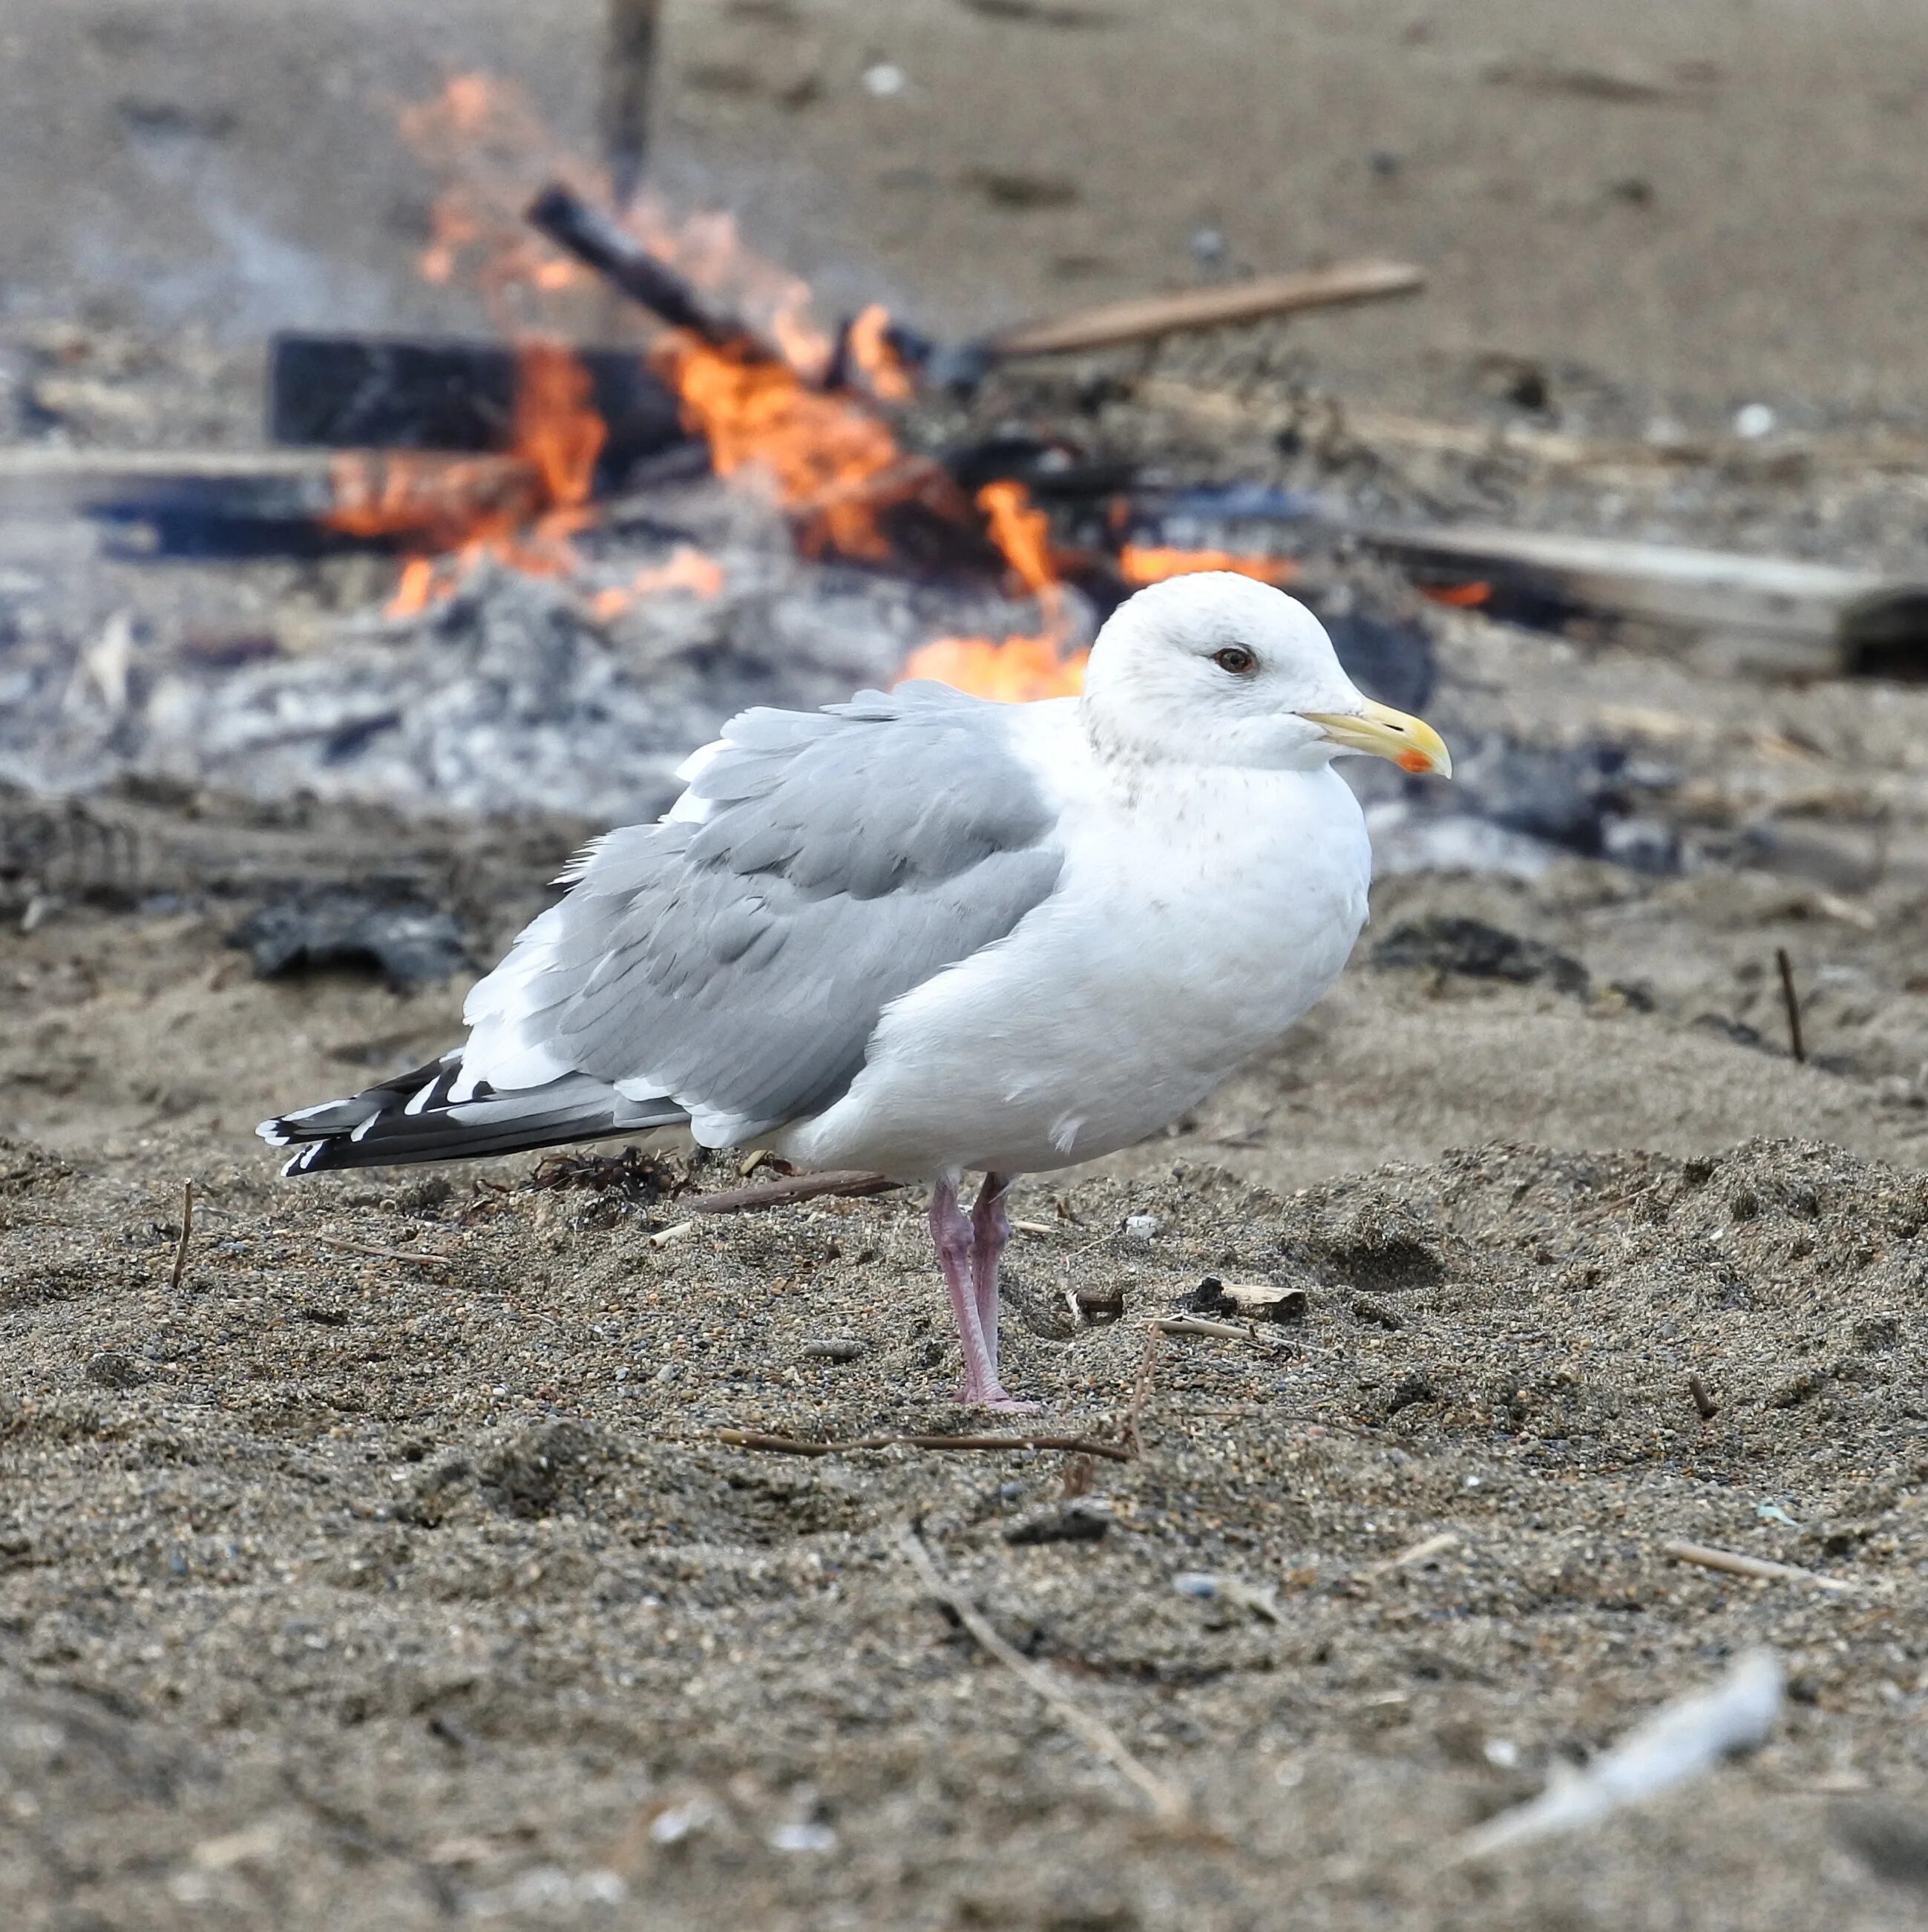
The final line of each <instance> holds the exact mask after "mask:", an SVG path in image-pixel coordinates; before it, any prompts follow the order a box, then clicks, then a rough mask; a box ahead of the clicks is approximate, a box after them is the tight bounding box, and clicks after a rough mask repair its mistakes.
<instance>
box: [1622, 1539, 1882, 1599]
mask: <svg viewBox="0 0 1928 1932" xmlns="http://www.w3.org/2000/svg"><path fill="white" fill-rule="evenodd" d="M1660 1553H1661V1554H1662V1556H1671V1557H1672V1558H1673V1559H1674V1562H1676V1563H1696V1564H1698V1565H1699V1566H1700V1567H1701V1568H1702V1569H1703V1570H1722V1571H1725V1572H1726V1573H1727V1574H1728V1576H1730V1577H1756V1578H1758V1580H1760V1581H1761V1582H1763V1583H1812V1585H1814V1586H1815V1589H1820V1590H1854V1589H1858V1588H1859V1587H1860V1586H1859V1585H1857V1584H1855V1583H1850V1582H1849V1581H1848V1580H1847V1579H1846V1578H1845V1577H1824V1576H1822V1575H1821V1574H1820V1573H1819V1572H1818V1571H1813V1570H1803V1569H1802V1568H1801V1567H1800V1565H1798V1564H1797V1563H1770V1562H1768V1561H1767V1559H1766V1558H1765V1557H1764V1556H1743V1554H1742V1553H1740V1551H1739V1550H1716V1549H1715V1548H1714V1547H1713V1546H1712V1545H1711V1544H1705V1543H1663V1544H1662V1545H1661V1546H1660Z"/></svg>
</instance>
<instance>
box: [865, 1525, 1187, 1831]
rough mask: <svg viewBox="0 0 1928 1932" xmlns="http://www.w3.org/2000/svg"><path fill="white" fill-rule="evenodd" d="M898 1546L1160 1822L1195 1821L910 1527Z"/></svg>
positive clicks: (937, 1594) (939, 1596)
mask: <svg viewBox="0 0 1928 1932" xmlns="http://www.w3.org/2000/svg"><path fill="white" fill-rule="evenodd" d="M896 1541H897V1547H898V1548H899V1550H900V1551H901V1552H902V1554H903V1556H904V1558H905V1561H907V1562H908V1563H909V1565H910V1566H911V1568H912V1569H914V1571H916V1572H917V1578H918V1580H919V1581H920V1583H922V1584H923V1586H924V1588H925V1589H926V1591H928V1592H929V1594H930V1595H932V1597H934V1598H935V1599H936V1600H937V1601H938V1602H939V1603H940V1604H943V1605H944V1607H945V1608H946V1609H947V1610H949V1611H950V1613H951V1614H952V1615H953V1616H955V1617H956V1619H957V1621H958V1622H959V1623H960V1624H962V1625H963V1626H964V1628H966V1630H967V1631H969V1632H970V1633H971V1634H972V1637H975V1639H976V1640H977V1641H978V1644H979V1645H980V1646H981V1648H982V1649H984V1651H985V1652H987V1654H988V1655H990V1656H991V1657H993V1658H996V1660H997V1661H998V1662H999V1663H1000V1664H1002V1665H1003V1666H1004V1667H1005V1669H1006V1670H1008V1671H1010V1672H1011V1673H1013V1674H1014V1676H1017V1677H1019V1678H1020V1679H1023V1682H1025V1683H1026V1685H1028V1686H1029V1688H1031V1689H1032V1690H1033V1691H1035V1692H1036V1693H1037V1694H1038V1696H1039V1697H1041V1698H1042V1699H1043V1700H1044V1702H1045V1703H1047V1704H1048V1705H1049V1706H1050V1707H1051V1709H1053V1711H1055V1712H1056V1713H1057V1715H1059V1717H1060V1718H1062V1719H1063V1720H1064V1721H1065V1724H1066V1725H1067V1726H1068V1727H1069V1728H1070V1729H1071V1730H1074V1731H1075V1732H1076V1733H1077V1734H1078V1736H1080V1738H1082V1739H1083V1740H1084V1741H1085V1742H1086V1744H1087V1745H1089V1746H1090V1747H1091V1748H1092V1750H1093V1751H1095V1752H1096V1753H1097V1754H1098V1756H1099V1757H1101V1758H1103V1759H1104V1760H1105V1762H1106V1763H1107V1764H1110V1765H1111V1766H1113V1767H1114V1768H1115V1769H1116V1770H1117V1771H1118V1772H1119V1773H1120V1774H1121V1775H1123V1776H1124V1777H1125V1778H1128V1780H1129V1781H1131V1784H1134V1786H1136V1787H1137V1789H1138V1790H1139V1791H1140V1793H1142V1794H1143V1796H1144V1798H1145V1799H1146V1802H1148V1803H1149V1805H1151V1807H1152V1811H1153V1812H1154V1813H1155V1814H1157V1816H1158V1817H1161V1818H1164V1819H1170V1820H1179V1819H1182V1818H1185V1817H1189V1816H1190V1815H1191V1801H1190V1800H1189V1799H1188V1798H1187V1797H1186V1796H1185V1793H1183V1792H1182V1791H1181V1790H1179V1788H1178V1787H1177V1786H1176V1785H1175V1784H1170V1783H1169V1782H1168V1781H1167V1780H1165V1779H1164V1778H1161V1777H1160V1776H1159V1775H1158V1773H1157V1772H1155V1771H1154V1770H1153V1769H1152V1768H1151V1766H1149V1765H1148V1764H1146V1763H1145V1762H1144V1760H1143V1759H1141V1758H1140V1757H1138V1756H1137V1754H1136V1753H1135V1752H1134V1751H1133V1750H1132V1749H1131V1746H1130V1745H1128V1744H1127V1743H1126V1742H1125V1740H1124V1739H1122V1738H1121V1737H1120V1736H1119V1735H1118V1733H1116V1731H1115V1730H1113V1729H1112V1727H1110V1725H1109V1724H1107V1723H1106V1722H1105V1721H1104V1719H1103V1718H1101V1717H1098V1716H1097V1715H1095V1713H1093V1712H1090V1711H1087V1710H1086V1709H1085V1708H1084V1706H1083V1705H1082V1704H1080V1703H1078V1702H1077V1700H1075V1699H1074V1697H1072V1696H1071V1694H1070V1693H1069V1692H1068V1691H1066V1690H1065V1688H1064V1686H1063V1685H1061V1684H1060V1683H1059V1682H1058V1680H1057V1679H1056V1677H1054V1676H1053V1675H1052V1673H1050V1671H1048V1670H1046V1669H1045V1668H1044V1666H1043V1665H1042V1664H1034V1663H1033V1662H1032V1661H1031V1659H1030V1658H1028V1657H1026V1655H1024V1654H1023V1652H1021V1651H1019V1650H1017V1649H1014V1648H1013V1647H1012V1646H1011V1645H1010V1644H1008V1643H1006V1642H1005V1640H1004V1639H1003V1638H1002V1637H1000V1636H999V1634H998V1633H997V1632H996V1630H994V1629H993V1628H992V1626H991V1624H990V1619H988V1618H987V1617H986V1616H985V1615H984V1613H983V1611H981V1610H979V1609H978V1607H977V1605H976V1604H974V1603H972V1601H970V1599H969V1598H968V1597H966V1596H965V1595H963V1594H962V1592H959V1591H958V1590H956V1589H953V1588H952V1587H951V1586H950V1584H948V1583H946V1582H945V1581H944V1579H943V1578H942V1577H941V1576H939V1575H938V1570H937V1565H935V1563H933V1562H932V1561H931V1559H930V1552H929V1550H926V1549H925V1547H923V1541H922V1540H921V1539H920V1538H919V1537H918V1535H917V1532H916V1531H915V1530H914V1529H911V1526H909V1525H908V1523H899V1525H898V1526H897V1527H896Z"/></svg>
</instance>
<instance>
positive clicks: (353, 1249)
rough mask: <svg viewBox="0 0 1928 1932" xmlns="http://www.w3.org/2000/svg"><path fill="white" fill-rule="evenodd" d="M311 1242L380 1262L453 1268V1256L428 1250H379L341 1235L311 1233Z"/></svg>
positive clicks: (369, 1242)
mask: <svg viewBox="0 0 1928 1932" xmlns="http://www.w3.org/2000/svg"><path fill="white" fill-rule="evenodd" d="M308 1239H309V1240H310V1241H319V1242H320V1244H321V1245H322V1246H323V1247H324V1248H339V1249H341V1250H342V1252H343V1253H344V1254H350V1255H368V1256H371V1257H372V1258H373V1259H374V1260H376V1261H378V1262H412V1263H413V1265H415V1266H416V1267H417V1268H453V1267H454V1266H455V1256H453V1255H438V1254H433V1253H430V1252H428V1250H422V1253H419V1254H410V1253H409V1252H408V1250H407V1249H405V1248H378V1247H376V1246H375V1245H374V1243H373V1242H372V1241H348V1240H347V1239H345V1238H344V1237H343V1236H341V1235H317V1234H315V1233H313V1232H310V1234H309V1235H308Z"/></svg>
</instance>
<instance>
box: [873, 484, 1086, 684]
mask: <svg viewBox="0 0 1928 1932" xmlns="http://www.w3.org/2000/svg"><path fill="white" fill-rule="evenodd" d="M978 508H979V509H981V510H982V511H984V518H985V522H986V524H987V527H988V529H989V530H990V536H991V540H992V541H993V542H994V543H995V544H996V545H997V547H999V550H1002V551H1003V552H1004V553H1005V559H1006V560H1007V561H1008V562H1009V563H1010V565H1011V569H1012V571H1013V573H1014V574H1015V575H1016V576H1017V578H1018V580H1019V581H1020V583H1023V586H1024V587H1025V588H1026V589H1027V590H1029V592H1031V593H1032V595H1034V596H1035V598H1037V599H1038V616H1039V617H1040V619H1041V624H1040V626H1039V628H1038V629H1037V630H1036V631H1031V632H1028V633H1025V634H1020V635H1019V636H1017V637H1005V638H1004V639H1002V640H993V639H992V638H990V637H939V638H938V639H936V640H935V641H934V642H933V643H928V644H926V645H924V646H922V647H921V648H920V649H917V650H914V651H913V652H911V655H910V660H909V661H908V663H907V664H905V666H904V676H905V677H906V678H913V677H929V678H935V679H937V681H938V682H939V683H940V684H948V685H953V686H955V687H956V689H958V690H959V691H970V692H972V694H974V695H975V696H977V697H993V698H996V699H997V700H999V702H1000V703H1005V704H1022V703H1029V701H1030V700H1032V699H1033V698H1038V697H1075V696H1076V695H1077V693H1078V692H1080V691H1082V690H1083V688H1084V682H1085V660H1086V658H1088V657H1089V656H1090V655H1091V653H1090V652H1089V651H1072V650H1070V649H1068V648H1067V647H1068V646H1069V644H1070V643H1071V636H1072V627H1073V619H1072V617H1071V613H1070V611H1069V610H1067V609H1066V607H1065V592H1064V585H1063V583H1062V580H1061V579H1060V578H1059V575H1058V571H1057V566H1056V562H1054V560H1053V556H1052V554H1051V525H1050V519H1049V518H1047V517H1046V515H1045V514H1044V511H1042V510H1041V509H1038V508H1036V507H1035V505H1033V504H1032V500H1031V493H1030V491H1029V490H1027V489H1026V487H1024V485H1023V484H1022V483H1017V482H1010V481H1006V482H1000V483H987V484H985V485H984V487H983V488H982V489H981V490H979V491H978Z"/></svg>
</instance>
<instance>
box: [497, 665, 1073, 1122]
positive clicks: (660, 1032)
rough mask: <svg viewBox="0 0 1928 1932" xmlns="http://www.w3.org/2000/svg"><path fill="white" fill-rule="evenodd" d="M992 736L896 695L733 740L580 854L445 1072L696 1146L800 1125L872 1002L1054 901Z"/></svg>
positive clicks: (1024, 796) (997, 724)
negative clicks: (598, 1093) (644, 1118)
mask: <svg viewBox="0 0 1928 1932" xmlns="http://www.w3.org/2000/svg"><path fill="white" fill-rule="evenodd" d="M1010 720H1011V713H1010V712H1009V711H1008V709H1006V708H1005V706H999V705H994V704H989V703H984V701H983V700H978V699H975V698H970V697H964V696H962V694H959V693H957V692H955V691H949V690H947V689H945V688H944V687H943V686H941V685H907V686H905V687H903V688H901V689H899V691H896V692H894V693H892V694H890V695H888V696H885V695H884V694H881V693H878V692H869V691H866V692H865V693H863V694H861V695H860V697H858V698H857V699H856V700H854V701H853V702H852V703H849V704H847V705H839V706H836V707H834V708H833V709H832V710H830V711H827V712H813V713H808V714H803V713H797V712H779V711H761V710H759V711H750V712H745V713H743V715H742V716H740V717H739V718H734V719H733V720H732V721H731V723H730V724H728V726H726V727H725V735H724V736H723V738H722V739H721V740H720V741H719V743H718V744H717V745H715V746H713V747H712V748H710V751H708V752H707V753H706V754H699V757H698V760H695V761H692V768H691V769H692V775H691V778H690V781H689V791H688V793H686V796H685V798H684V799H683V802H681V803H680V804H679V805H678V807H677V811H676V812H675V813H674V814H672V815H671V818H670V819H669V820H667V821H665V823H662V824H659V825H648V826H631V827H629V828H628V829H625V830H623V831H620V832H614V833H612V834H611V835H610V836H609V837H608V838H605V839H604V840H602V841H600V843H599V844H598V845H596V847H593V848H592V850H591V853H590V856H589V857H588V859H587V861H586V862H584V864H583V865H582V866H581V869H580V871H579V873H578V877H577V880H576V883H575V887H574V889H573V890H572V891H571V892H570V893H569V895H568V897H567V898H565V899H563V901H561V903H560V904H558V905H557V906H555V907H552V908H551V910H549V911H548V913H545V914H544V915H543V916H542V918H541V919H538V920H537V921H536V922H535V923H534V925H533V926H530V929H528V931H527V932H526V933H524V935H523V937H522V938H521V941H518V944H517V947H516V949H515V951H514V952H513V953H512V954H511V955H510V956H509V959H506V960H505V961H504V962H503V965H501V966H500V967H499V968H497V971H495V972H494V974H491V976H490V977H489V978H488V980H485V981H483V982H482V984H481V985H479V986H477V987H476V990H475V992H474V994H473V995H471V998H470V1008H469V1015H468V1016H469V1018H470V1021H471V1022H472V1023H473V1025H474V1027H475V1032H474V1034H473V1036H472V1038H471V1040H470V1046H469V1048H468V1049H467V1052H465V1054H464V1073H465V1074H466V1075H467V1076H468V1078H469V1079H471V1080H486V1081H487V1082H489V1083H490V1084H491V1085H492V1086H494V1088H497V1089H500V1088H505V1087H518V1086H524V1085H536V1084H539V1082H542V1081H545V1080H548V1079H555V1078H557V1077H559V1076H560V1075H562V1074H564V1073H587V1074H590V1075H592V1076H594V1077H596V1079H601V1080H604V1081H607V1082H610V1083H611V1085H617V1086H619V1087H620V1090H621V1091H622V1092H623V1094H625V1095H626V1096H628V1097H632V1098H639V1097H643V1096H645V1095H664V1096H668V1097H672V1098H674V1100H677V1102H678V1103H680V1104H681V1105H682V1106H684V1107H686V1108H687V1109H689V1112H690V1115H691V1116H692V1124H693V1125H694V1127H695V1130H696V1132H697V1133H698V1136H699V1137H700V1138H701V1139H704V1140H705V1141H707V1142H711V1143H712V1144H715V1145H728V1144H731V1143H733V1142H743V1141H745V1140H748V1139H754V1138H755V1136H758V1135H759V1134H762V1133H767V1132H769V1131H770V1130H772V1129H773V1128H775V1127H779V1126H781V1125H782V1124H784V1123H785V1122H786V1121H794V1120H797V1119H800V1118H803V1117H805V1116H807V1115H811V1114H813V1113H816V1112H821V1110H822V1109H824V1108H825V1107H827V1106H830V1104H831V1103H833V1101H834V1100H836V1099H837V1098H838V1097H839V1096H841V1095H842V1093H843V1092H844V1091H845V1090H846V1089H847V1088H848V1086H849V1085H850V1083H851V1081H852V1080H853V1079H855V1077H856V1076H857V1073H858V1071H859V1070H860V1068H861V1067H862V1066H863V1056H864V1052H865V1049H866V1046H867V1044H868V1043H869V1039H870V1036H871V1034H872V1031H873V1029H874V1028H875V1025H876V1024H877V1021H878V1016H880V1015H881V1013H882V1012H883V1010H884V1008H885V1007H887V1006H888V1005H889V1004H890V1002H891V1001H893V1000H896V999H897V998H899V997H901V996H902V995H903V994H905V993H907V992H910V991H911V989H913V988H914V987H915V986H919V985H920V984H922V983H923V981H925V980H927V979H929V977H931V976H932V974H935V973H937V972H939V971H941V970H942V969H943V968H945V967H946V966H949V965H953V964H954V963H955V962H957V961H959V960H961V959H967V958H969V956H970V955H972V953H976V952H978V950H981V948H983V947H987V946H989V945H991V944H993V943H994V942H996V941H999V940H1000V939H1002V938H1005V936H1006V935H1008V934H1009V933H1010V932H1011V931H1012V930H1013V929H1014V928H1015V927H1016V926H1017V923H1018V922H1019V921H1020V919H1023V917H1024V916H1025V915H1026V913H1028V912H1029V911H1030V910H1032V908H1033V907H1035V906H1037V905H1038V904H1041V902H1042V901H1044V899H1045V898H1047V897H1048V896H1049V895H1050V892H1051V891H1052V889H1053V886H1055V885H1056V882H1057V878H1058V874H1059V869H1060V866H1061V865H1062V853H1061V852H1060V850H1059V847H1058V845H1057V843H1056V839H1055V837H1054V831H1055V820H1054V818H1053V813H1052V811H1051V809H1050V805H1049V804H1048V802H1047V799H1045V797H1044V795H1043V793H1041V790H1040V788H1039V786H1038V782H1037V780H1036V778H1035V776H1034V775H1033V774H1032V772H1031V770H1030V768H1029V766H1027V765H1026V763H1024V762H1023V760H1021V759H1020V757H1017V754H1015V752H1014V751H1013V749H1012V748H1011V744H1010V740H1009V731H1010Z"/></svg>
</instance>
